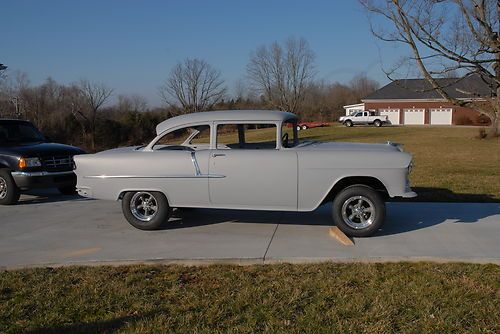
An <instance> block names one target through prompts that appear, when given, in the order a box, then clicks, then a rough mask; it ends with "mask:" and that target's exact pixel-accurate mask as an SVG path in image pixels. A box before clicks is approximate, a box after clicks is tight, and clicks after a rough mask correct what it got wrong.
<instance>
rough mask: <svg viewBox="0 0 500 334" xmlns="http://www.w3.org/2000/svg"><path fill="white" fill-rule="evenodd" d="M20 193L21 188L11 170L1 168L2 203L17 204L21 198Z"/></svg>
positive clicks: (0, 191) (0, 202) (0, 200)
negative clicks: (18, 186)
mask: <svg viewBox="0 0 500 334" xmlns="http://www.w3.org/2000/svg"><path fill="white" fill-rule="evenodd" d="M20 195H21V194H20V192H19V188H17V186H16V183H15V182H14V179H13V178H12V175H10V173H9V171H8V170H7V169H0V204H1V205H10V204H15V203H17V201H18V200H19V196H20Z"/></svg>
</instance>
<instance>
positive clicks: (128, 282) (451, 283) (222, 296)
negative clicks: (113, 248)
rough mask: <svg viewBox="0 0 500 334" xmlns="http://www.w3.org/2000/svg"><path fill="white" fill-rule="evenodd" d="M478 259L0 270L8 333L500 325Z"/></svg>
mask: <svg viewBox="0 0 500 334" xmlns="http://www.w3.org/2000/svg"><path fill="white" fill-rule="evenodd" d="M499 277H500V270H499V267H498V266H495V265H474V264H426V263H420V264H415V263H414V264H410V263H397V264H394V263H393V264H318V265H267V266H248V267H238V266H208V267H180V266H129V267H86V268H78V267H73V268H59V269H50V268H46V269H34V270H22V271H9V272H0V332H2V333H21V332H24V333H65V332H71V333H73V332H80V333H95V332H108V333H109V332H126V333H157V332H183V333H199V332H203V333H213V332H234V333H254V332H270V333H275V332H282V333H285V332H286V333H320V332H322V333H332V332H338V333H349V332H351V333H361V332H365V333H390V332H401V333H422V332H432V333H452V332H453V333H461V332H462V333H465V332H468V333H470V332H472V333H474V332H475V333H498V332H499V331H500V318H499V313H498V310H499V309H500V299H499V297H500V294H499V291H500V290H499V288H500V281H499Z"/></svg>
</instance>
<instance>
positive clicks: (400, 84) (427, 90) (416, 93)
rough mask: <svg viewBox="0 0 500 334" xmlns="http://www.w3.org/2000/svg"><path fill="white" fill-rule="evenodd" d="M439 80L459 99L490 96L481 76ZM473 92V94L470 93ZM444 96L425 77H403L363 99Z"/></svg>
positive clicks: (406, 98) (415, 98) (423, 98)
mask: <svg viewBox="0 0 500 334" xmlns="http://www.w3.org/2000/svg"><path fill="white" fill-rule="evenodd" d="M436 80H437V82H438V83H439V84H440V85H442V86H444V90H445V91H446V92H447V93H448V94H449V95H450V96H451V97H454V98H457V99H460V98H478V97H490V96H491V93H492V90H491V88H490V86H489V85H488V84H487V83H486V82H485V81H484V80H483V79H482V78H481V77H480V76H479V75H471V76H468V77H465V78H462V79H459V78H449V79H448V78H441V79H436ZM470 93H472V94H470ZM442 98H443V97H442V96H441V95H439V93H438V92H437V91H436V90H434V89H433V88H432V86H431V84H430V83H429V82H428V81H427V80H425V79H402V80H396V81H393V82H391V83H390V84H388V85H385V86H384V87H382V88H380V89H379V90H376V91H375V92H373V93H371V94H370V95H368V96H367V97H365V98H364V99H363V100H362V101H367V100H435V99H442Z"/></svg>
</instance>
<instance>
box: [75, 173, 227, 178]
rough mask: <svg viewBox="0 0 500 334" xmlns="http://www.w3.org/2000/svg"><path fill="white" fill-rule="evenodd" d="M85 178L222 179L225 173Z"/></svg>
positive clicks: (97, 176)
mask: <svg viewBox="0 0 500 334" xmlns="http://www.w3.org/2000/svg"><path fill="white" fill-rule="evenodd" d="M83 178H85V179H196V178H205V179H221V178H225V176H224V175H216V174H199V175H87V176H84V177H83Z"/></svg>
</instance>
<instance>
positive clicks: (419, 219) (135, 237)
mask: <svg viewBox="0 0 500 334" xmlns="http://www.w3.org/2000/svg"><path fill="white" fill-rule="evenodd" d="M330 226H331V220H330V206H328V205H325V206H323V207H321V208H319V209H318V210H316V211H315V212H312V213H289V212H287V213H284V212H262V211H260V212H258V211H227V210H207V209H194V210H187V211H176V212H175V217H174V218H172V219H171V221H170V222H169V224H168V225H167V226H166V227H165V229H163V230H160V231H150V232H145V231H140V230H137V229H135V228H133V227H132V226H130V225H129V224H128V223H127V222H126V221H125V220H124V218H123V217H122V213H121V208H120V204H119V203H118V202H108V201H98V200H88V199H83V198H80V197H78V196H69V197H68V196H59V195H56V193H55V192H54V191H43V192H37V193H35V195H24V196H22V198H21V203H20V204H19V205H16V206H3V207H0V267H3V268H16V267H24V266H44V265H70V264H100V263H113V264H114V263H130V262H150V261H158V262H162V263H177V262H179V263H187V264H196V263H205V262H209V263H211V262H230V263H273V262H315V261H400V260H408V261H419V260H431V261H468V262H481V263H488V262H490V263H500V242H499V240H500V239H499V237H500V204H499V203H488V204H487V203H467V204H464V203H388V206H387V218H386V223H385V225H384V228H383V229H382V230H381V231H379V233H378V234H377V235H376V236H374V237H370V238H356V239H354V246H345V245H342V244H341V243H339V242H338V241H337V240H336V239H334V238H332V237H331V236H330V234H329V228H330Z"/></svg>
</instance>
